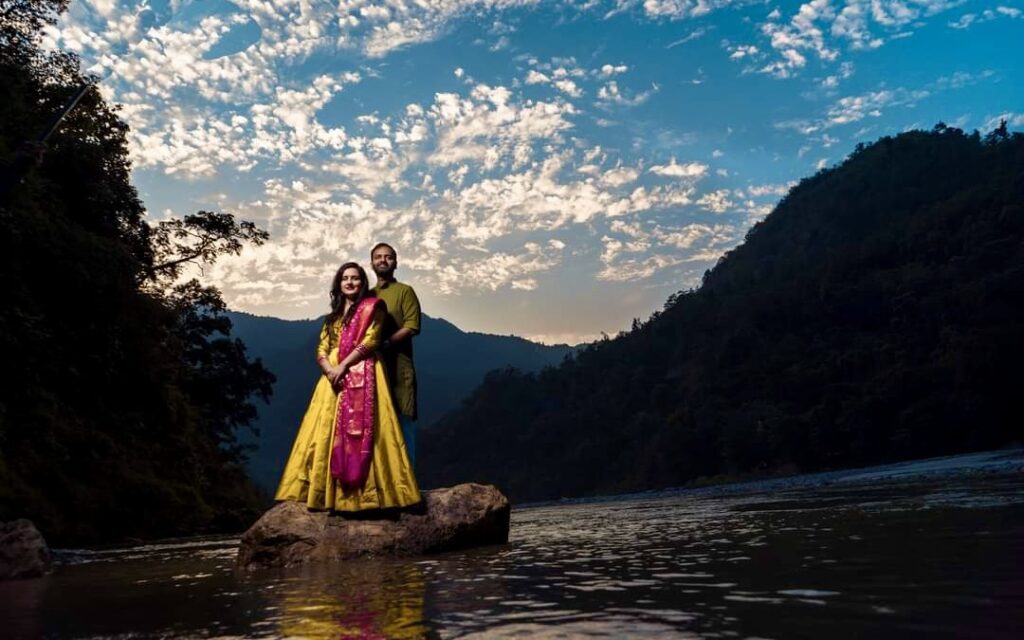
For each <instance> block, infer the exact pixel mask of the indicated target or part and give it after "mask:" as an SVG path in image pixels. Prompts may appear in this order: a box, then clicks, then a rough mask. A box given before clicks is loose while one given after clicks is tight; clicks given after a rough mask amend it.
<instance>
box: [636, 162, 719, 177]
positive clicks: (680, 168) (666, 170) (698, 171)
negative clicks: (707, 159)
mask: <svg viewBox="0 0 1024 640" xmlns="http://www.w3.org/2000/svg"><path fill="white" fill-rule="evenodd" d="M648 171H650V172H651V173H653V174H655V175H659V176H665V177H669V178H702V177H704V176H705V175H707V172H708V165H706V164H702V163H700V162H685V163H683V164H678V163H676V159H675V158H672V160H671V161H670V162H669V163H668V164H663V165H655V166H653V167H651V168H650V169H648Z"/></svg>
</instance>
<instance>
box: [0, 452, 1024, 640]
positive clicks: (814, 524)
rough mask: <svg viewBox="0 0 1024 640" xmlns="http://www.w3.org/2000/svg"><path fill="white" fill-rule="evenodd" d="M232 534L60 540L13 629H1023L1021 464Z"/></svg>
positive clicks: (522, 632) (810, 633) (13, 632)
mask: <svg viewBox="0 0 1024 640" xmlns="http://www.w3.org/2000/svg"><path fill="white" fill-rule="evenodd" d="M236 543H237V539H230V538H220V539H202V540H192V541H186V542H176V543H168V544H165V545H149V546H144V547H135V548H128V549H116V550H111V551H104V552H62V553H61V554H60V559H61V565H60V566H59V567H58V568H57V571H56V572H55V573H54V574H53V575H51V576H49V577H47V578H44V579H40V580H33V581H20V582H8V583H0V625H2V626H0V635H4V636H6V637H38V636H44V637H86V638H88V637H119V638H128V637H131V638H149V637H168V638H176V637H246V638H257V637H329V638H419V637H441V638H446V637H524V638H525V637H589V636H594V637H683V638H691V637H692V638H704V637H706V638H715V637H739V638H752V637H756V638H795V637H806V638H875V637H928V638H934V637H964V638H1011V637H1022V636H1018V635H1017V634H1018V633H1019V632H1020V630H1021V629H1024V474H1021V473H1019V472H1017V473H1002V474H983V475H981V476H975V477H961V478H956V479H953V480H948V479H947V480H936V479H930V480H917V481H913V480H906V479H903V480H900V481H898V482H873V483H868V484H856V483H849V482H847V483H837V484H833V485H831V486H819V487H815V488H796V489H787V490H782V491H773V492H770V493H766V492H761V493H748V494H743V493H738V492H735V491H730V492H721V491H720V492H697V493H692V492H691V493H676V494H673V495H660V496H640V497H637V496H633V497H628V498H621V499H615V500H607V501H601V502H590V503H576V504H561V505H554V506H537V507H530V508H521V509H516V510H514V511H513V516H512V536H511V541H510V543H509V544H508V545H507V546H501V547H490V548H484V549H477V550H473V551H470V552H464V553H450V554H444V555H438V556H431V557H427V558H424V559H416V560H404V561H399V560H361V561H357V562H349V563H345V564H337V565H333V566H318V567H307V568H303V569H299V570H288V571H264V572H257V573H248V574H247V573H242V572H237V571H235V570H234V568H233V562H234V557H235V545H236Z"/></svg>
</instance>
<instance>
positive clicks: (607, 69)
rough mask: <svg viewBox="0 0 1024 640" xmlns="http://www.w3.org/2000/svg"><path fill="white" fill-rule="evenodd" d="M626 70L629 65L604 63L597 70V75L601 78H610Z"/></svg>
mask: <svg viewBox="0 0 1024 640" xmlns="http://www.w3.org/2000/svg"><path fill="white" fill-rule="evenodd" d="M627 71H629V67H628V66H626V65H624V64H619V65H610V64H605V65H602V66H601V69H600V70H599V71H598V75H599V76H601V77H602V78H610V77H612V76H614V75H618V74H620V73H626V72H627Z"/></svg>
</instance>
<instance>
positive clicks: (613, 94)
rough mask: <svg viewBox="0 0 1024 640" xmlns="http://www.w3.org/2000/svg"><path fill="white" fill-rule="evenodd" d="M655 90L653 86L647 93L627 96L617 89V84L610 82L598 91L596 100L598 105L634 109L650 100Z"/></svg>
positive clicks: (655, 87)
mask: <svg viewBox="0 0 1024 640" xmlns="http://www.w3.org/2000/svg"><path fill="white" fill-rule="evenodd" d="M657 90H658V88H657V86H653V87H651V89H650V90H648V91H643V92H640V93H636V94H633V95H628V94H626V93H624V92H623V91H622V90H621V89H619V83H618V82H616V81H615V80H611V81H609V82H608V83H606V84H605V85H604V86H603V87H601V88H600V89H598V91H597V98H598V103H599V104H604V105H618V106H623V107H635V106H638V105H641V104H643V103H645V102H647V100H648V98H650V97H651V96H652V95H653V94H654V92H655V91H657Z"/></svg>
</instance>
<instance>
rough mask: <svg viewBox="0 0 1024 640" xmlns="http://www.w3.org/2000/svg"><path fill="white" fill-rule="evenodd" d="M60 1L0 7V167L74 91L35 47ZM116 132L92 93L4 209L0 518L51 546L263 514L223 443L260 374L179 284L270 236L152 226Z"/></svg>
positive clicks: (226, 219)
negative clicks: (28, 523)
mask: <svg viewBox="0 0 1024 640" xmlns="http://www.w3.org/2000/svg"><path fill="white" fill-rule="evenodd" d="M65 5H66V2H64V1H62V0H54V1H49V2H46V1H40V0H18V1H11V0H2V2H0V83H2V84H3V86H4V87H5V88H7V89H8V92H7V94H6V96H7V97H6V98H5V100H3V101H0V158H4V159H10V158H12V157H13V156H14V153H15V149H16V148H17V147H18V146H19V145H20V144H21V142H22V141H23V140H24V139H25V138H26V137H29V136H33V135H34V132H39V131H41V130H42V129H43V128H44V127H45V126H46V124H47V122H48V121H49V120H50V118H51V116H52V114H53V113H55V112H57V111H59V109H60V108H61V106H62V105H63V104H64V103H65V102H66V101H67V99H68V97H69V96H71V95H73V94H74V93H75V92H76V91H77V90H78V89H79V88H80V87H81V86H83V82H84V81H85V80H84V79H83V77H82V75H81V74H80V72H79V68H78V61H77V59H76V58H75V57H73V56H70V55H67V54H62V53H43V52H42V51H40V50H39V49H38V47H37V41H38V32H39V29H40V28H41V27H42V25H44V24H48V23H52V22H53V20H54V18H55V16H56V15H57V12H59V11H60V10H62V9H63V8H64V6H65ZM126 133H127V126H126V125H125V124H124V122H123V121H122V120H121V119H120V118H119V117H118V115H117V113H116V111H115V110H114V109H112V108H111V107H110V106H108V105H107V104H106V103H105V102H104V101H103V99H102V98H101V97H100V95H99V93H98V92H97V91H96V89H95V88H90V89H89V90H88V91H87V92H86V94H85V97H84V98H83V99H82V101H81V102H80V103H79V105H78V107H77V108H76V109H75V110H74V111H73V112H72V113H71V114H70V115H69V116H68V118H67V119H66V120H65V121H64V123H63V124H62V126H61V128H60V129H59V130H58V132H57V133H56V134H55V135H54V136H53V137H52V138H51V139H50V141H49V143H48V149H47V151H46V153H45V155H44V156H43V160H42V162H41V164H39V166H38V167H35V168H33V170H32V171H30V172H28V173H27V175H25V176H24V178H23V179H22V180H21V181H20V184H18V185H17V187H16V188H15V189H13V190H11V191H9V192H7V193H4V194H2V196H0V197H2V198H3V200H2V201H0V230H2V232H0V288H2V290H3V292H4V296H5V300H4V305H3V306H2V308H0V354H2V357H0V378H2V379H3V380H4V381H5V383H4V385H3V387H2V388H0V520H7V519H10V518H15V517H29V518H32V519H33V520H35V522H36V524H37V525H39V526H40V528H41V529H42V531H43V532H44V534H45V535H46V536H47V538H48V540H49V541H50V542H51V543H56V544H69V543H81V542H96V541H109V540H114V539H118V538H123V537H126V536H131V537H140V538H141V537H150V536H155V535H171V534H189V533H194V532H197V531H207V530H224V529H238V528H239V527H241V526H242V525H244V524H245V523H247V522H248V521H249V520H251V518H253V517H254V516H255V515H256V514H258V512H259V511H260V510H261V508H262V506H263V499H262V497H261V496H260V495H259V494H258V492H257V491H256V490H255V489H254V488H253V486H252V485H251V484H250V482H249V480H248V478H247V477H246V475H245V473H244V472H243V469H242V462H243V461H244V451H243V449H242V448H241V447H240V446H239V444H238V441H237V439H236V433H237V430H238V429H239V428H240V427H243V426H245V425H247V424H249V422H250V421H251V420H252V419H253V417H254V415H255V409H254V407H253V405H252V403H251V401H250V398H251V397H253V396H255V397H257V398H258V397H263V398H266V397H267V396H268V395H269V393H270V385H271V383H272V380H273V377H272V376H271V375H270V374H269V373H268V372H267V371H266V370H265V369H264V368H263V366H262V365H261V364H260V362H259V361H250V360H249V359H248V357H247V356H246V352H245V347H244V345H242V343H241V342H239V341H238V340H233V339H232V338H231V337H230V331H231V323H230V321H229V320H228V319H227V317H226V316H225V315H224V311H225V309H224V304H223V302H222V300H221V299H220V295H219V293H218V292H217V291H216V290H215V289H212V288H209V287H204V286H202V285H200V284H199V283H198V282H196V281H191V282H186V283H179V284H175V283H176V281H177V278H178V276H179V275H181V268H182V266H183V265H185V264H188V263H190V262H191V263H194V264H198V265H200V266H201V265H202V264H208V263H209V262H210V261H212V260H213V259H215V258H216V256H217V255H221V254H223V253H237V252H238V251H239V250H240V248H241V246H242V245H243V244H244V243H246V242H255V243H259V242H262V241H263V240H264V239H265V238H266V234H265V233H264V232H262V231H260V230H259V229H256V228H255V227H254V226H252V225H251V224H250V223H245V222H243V223H237V222H236V221H235V220H234V218H233V217H232V216H231V215H229V214H223V213H210V212H199V213H198V214H196V215H195V216H189V217H187V218H185V219H184V220H181V221H171V222H166V223H161V224H157V225H155V226H150V225H149V224H148V223H147V221H146V216H145V209H144V207H143V205H142V203H141V202H140V200H139V197H138V194H137V193H136V191H135V189H134V188H133V187H132V185H131V183H130V175H129V171H130V163H129V159H128V152H127V144H126ZM9 169H10V167H8V170H9Z"/></svg>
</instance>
